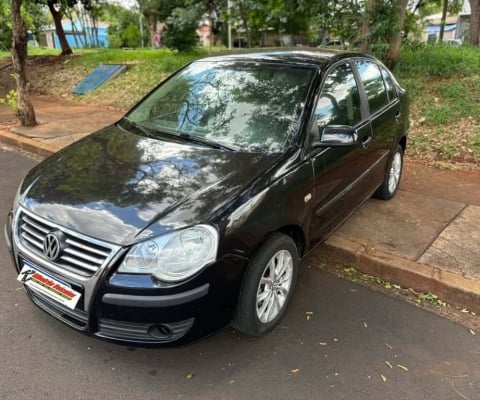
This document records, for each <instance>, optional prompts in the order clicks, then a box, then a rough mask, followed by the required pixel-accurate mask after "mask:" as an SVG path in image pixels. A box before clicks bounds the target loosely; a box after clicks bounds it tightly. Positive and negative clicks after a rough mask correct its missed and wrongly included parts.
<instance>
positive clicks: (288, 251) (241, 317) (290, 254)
mask: <svg viewBox="0 0 480 400" xmlns="http://www.w3.org/2000/svg"><path fill="white" fill-rule="evenodd" d="M298 262H299V259H298V254H297V247H296V245H295V242H294V241H293V240H292V239H291V238H290V237H289V236H286V235H284V234H281V233H276V234H274V235H272V236H271V237H270V238H269V239H268V240H267V241H266V242H265V243H264V244H263V245H262V247H260V249H259V250H258V251H257V253H256V254H255V256H254V257H253V258H252V260H251V261H250V264H249V266H248V271H247V273H246V276H245V279H244V282H243V286H242V290H241V293H240V297H239V300H238V304H237V310H236V313H235V316H234V318H233V321H232V323H233V326H234V327H235V328H236V329H237V330H239V331H241V332H243V333H246V334H247V335H251V336H261V335H263V334H265V333H267V332H268V331H270V330H272V329H273V327H274V326H275V325H276V324H277V323H278V321H280V319H281V318H282V316H283V314H284V313H285V310H286V308H287V304H288V302H289V301H290V298H291V295H292V292H293V287H294V286H295V281H296V276H297V268H298Z"/></svg>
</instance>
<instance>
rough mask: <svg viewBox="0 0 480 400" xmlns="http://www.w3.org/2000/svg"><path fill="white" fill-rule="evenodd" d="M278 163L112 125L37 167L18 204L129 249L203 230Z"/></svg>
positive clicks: (269, 157) (270, 158)
mask: <svg viewBox="0 0 480 400" xmlns="http://www.w3.org/2000/svg"><path fill="white" fill-rule="evenodd" d="M278 158H279V156H278V155H272V154H270V155H268V154H259V153H247V152H237V151H235V152H233V151H226V150H217V149H212V148H207V147H203V146H198V145H194V144H190V143H181V142H172V141H167V140H162V139H157V138H149V137H145V135H143V134H140V133H134V132H129V131H126V130H123V129H121V128H120V127H119V126H114V125H112V126H110V127H108V128H105V129H103V130H101V131H99V132H97V133H95V134H92V135H90V136H88V137H86V138H85V139H83V140H81V141H79V142H77V143H75V144H73V145H71V146H69V147H67V148H65V149H64V150H62V151H61V152H59V153H57V154H55V155H53V156H52V157H50V158H49V159H47V160H46V161H44V162H42V163H40V164H39V165H37V166H36V167H35V168H34V169H33V170H32V171H31V172H30V173H29V175H28V176H27V177H26V179H25V181H24V183H23V185H22V190H21V194H20V201H21V203H22V204H23V206H24V207H26V208H27V209H28V210H30V211H32V212H33V213H35V214H36V215H38V216H41V217H43V218H46V219H48V220H49V221H52V222H54V223H56V224H58V225H61V226H63V227H67V228H70V229H72V230H74V231H76V232H80V233H83V234H85V235H89V236H92V237H95V238H97V239H100V240H104V241H107V242H110V243H116V244H120V245H127V244H131V243H134V242H136V241H139V240H141V239H144V238H146V237H150V236H154V235H158V234H162V233H164V232H167V231H170V230H174V229H179V228H182V227H185V226H189V225H194V224H198V223H208V222H209V221H210V220H211V219H212V218H213V216H214V215H215V214H216V213H218V212H219V211H221V210H222V208H223V207H224V206H225V205H226V204H228V203H229V202H230V201H231V200H232V198H234V197H235V196H236V195H238V194H239V193H240V192H241V191H242V190H243V189H244V188H245V187H246V186H247V185H249V184H250V183H251V182H252V181H254V180H255V178H256V177H257V176H258V175H259V174H261V173H262V172H264V171H265V170H266V169H268V168H269V167H271V166H272V165H273V164H274V163H275V161H276V160H278Z"/></svg>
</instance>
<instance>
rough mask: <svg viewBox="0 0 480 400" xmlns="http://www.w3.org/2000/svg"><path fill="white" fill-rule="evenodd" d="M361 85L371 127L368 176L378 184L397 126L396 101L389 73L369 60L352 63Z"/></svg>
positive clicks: (383, 174) (397, 108)
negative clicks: (370, 172)
mask: <svg viewBox="0 0 480 400" xmlns="http://www.w3.org/2000/svg"><path fill="white" fill-rule="evenodd" d="M354 66H355V67H356V69H357V71H358V75H359V77H360V82H361V83H360V85H362V86H363V89H364V93H365V96H366V101H367V103H368V112H369V114H370V123H371V127H372V140H373V143H372V151H373V156H374V163H373V164H372V166H373V168H372V179H373V180H374V184H375V185H377V186H378V185H380V183H381V182H382V181H383V179H384V176H385V171H386V170H387V167H388V160H389V157H390V154H391V151H392V149H393V146H394V144H396V143H395V138H396V136H397V130H398V129H399V127H400V125H399V122H400V117H401V115H400V101H399V99H398V94H397V92H396V90H395V86H394V84H393V81H392V78H391V77H390V73H389V72H388V71H387V70H386V69H385V67H383V66H382V65H379V64H377V63H376V62H375V61H373V60H370V59H361V60H357V61H356V62H355V63H354Z"/></svg>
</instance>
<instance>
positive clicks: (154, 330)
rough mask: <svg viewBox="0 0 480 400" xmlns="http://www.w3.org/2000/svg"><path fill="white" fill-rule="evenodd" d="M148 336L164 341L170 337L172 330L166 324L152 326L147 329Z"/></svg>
mask: <svg viewBox="0 0 480 400" xmlns="http://www.w3.org/2000/svg"><path fill="white" fill-rule="evenodd" d="M148 334H149V335H150V336H153V337H155V338H160V339H166V338H169V337H171V336H172V334H173V331H172V328H171V327H170V326H168V325H166V324H157V325H152V326H151V327H150V328H148Z"/></svg>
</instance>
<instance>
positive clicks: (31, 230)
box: [22, 224, 45, 241]
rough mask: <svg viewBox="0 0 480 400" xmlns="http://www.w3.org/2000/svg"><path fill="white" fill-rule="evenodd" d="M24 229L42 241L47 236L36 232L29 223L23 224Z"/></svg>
mask: <svg viewBox="0 0 480 400" xmlns="http://www.w3.org/2000/svg"><path fill="white" fill-rule="evenodd" d="M22 229H23V230H24V231H25V232H27V233H29V234H30V235H32V236H33V237H35V238H37V239H38V240H40V241H42V240H43V238H44V237H45V235H41V234H40V233H38V232H36V231H35V230H34V229H31V228H30V227H29V226H28V225H27V224H22Z"/></svg>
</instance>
